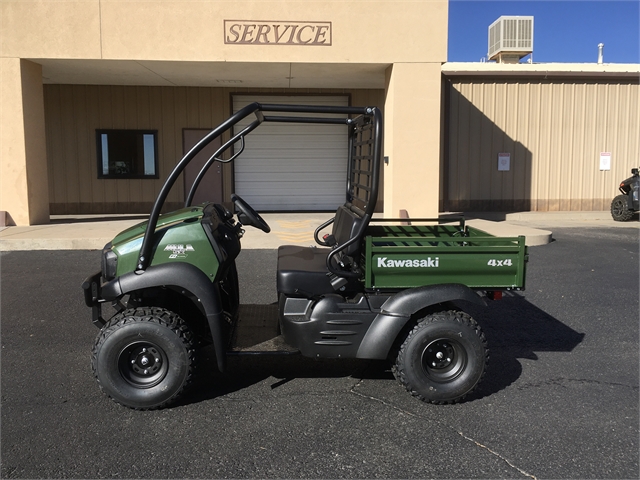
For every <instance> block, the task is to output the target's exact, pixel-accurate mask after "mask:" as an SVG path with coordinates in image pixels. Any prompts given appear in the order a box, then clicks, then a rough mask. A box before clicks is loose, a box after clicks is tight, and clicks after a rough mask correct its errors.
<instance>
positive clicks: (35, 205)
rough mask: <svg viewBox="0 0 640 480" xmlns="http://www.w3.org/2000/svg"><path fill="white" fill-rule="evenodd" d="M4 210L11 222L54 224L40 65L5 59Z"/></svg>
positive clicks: (0, 100) (0, 103)
mask: <svg viewBox="0 0 640 480" xmlns="http://www.w3.org/2000/svg"><path fill="white" fill-rule="evenodd" d="M0 127H1V128H0V210H2V211H6V212H8V214H9V218H8V223H13V222H15V224H17V225H30V224H34V223H47V222H48V221H49V201H48V197H49V194H48V186H47V185H48V183H47V156H46V144H45V127H44V105H43V94H42V69H41V67H40V65H38V64H35V63H32V62H29V61H26V60H20V59H6V58H0Z"/></svg>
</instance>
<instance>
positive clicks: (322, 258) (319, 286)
mask: <svg viewBox="0 0 640 480" xmlns="http://www.w3.org/2000/svg"><path fill="white" fill-rule="evenodd" d="M330 251H331V249H329V248H313V247H298V246H295V245H283V246H281V247H280V248H278V293H284V294H286V295H295V296H304V297H307V298H310V297H313V296H316V295H323V294H326V293H332V292H333V291H334V289H333V287H332V286H331V281H330V280H329V276H328V275H327V273H328V272H329V271H328V270H327V264H326V262H327V255H328V254H329V252H330Z"/></svg>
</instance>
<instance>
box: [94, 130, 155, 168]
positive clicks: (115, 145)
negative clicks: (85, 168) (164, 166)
mask: <svg viewBox="0 0 640 480" xmlns="http://www.w3.org/2000/svg"><path fill="white" fill-rule="evenodd" d="M96 141H97V145H98V178H158V148H157V146H158V131H157V130H96Z"/></svg>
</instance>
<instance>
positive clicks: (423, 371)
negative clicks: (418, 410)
mask: <svg viewBox="0 0 640 480" xmlns="http://www.w3.org/2000/svg"><path fill="white" fill-rule="evenodd" d="M488 360H489V350H488V349H487V342H486V340H485V338H484V334H483V333H482V331H481V330H480V327H479V326H478V324H477V323H476V322H475V320H473V319H472V318H471V317H470V316H469V315H467V314H466V313H463V312H457V311H449V312H439V313H434V314H431V315H428V316H426V317H425V318H423V319H421V320H419V321H418V323H417V325H416V326H415V327H414V328H413V329H412V330H411V332H409V334H408V335H407V337H406V338H405V340H404V342H403V343H402V346H401V347H400V349H399V351H398V355H397V357H396V360H395V364H394V365H393V373H394V375H395V377H396V378H397V379H398V381H399V382H400V383H401V384H402V385H404V387H405V388H406V389H407V391H409V392H411V394H412V395H414V396H415V397H418V398H419V399H420V400H422V401H424V402H429V403H438V404H439V403H455V402H457V401H460V400H462V399H463V398H464V397H465V396H466V395H467V394H468V393H470V392H471V391H473V390H474V389H475V388H476V387H477V386H478V384H479V383H480V380H481V379H482V377H483V376H484V372H485V367H486V365H487V362H488Z"/></svg>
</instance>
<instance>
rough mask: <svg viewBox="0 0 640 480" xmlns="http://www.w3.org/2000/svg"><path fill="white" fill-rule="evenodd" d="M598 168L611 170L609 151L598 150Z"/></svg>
mask: <svg viewBox="0 0 640 480" xmlns="http://www.w3.org/2000/svg"><path fill="white" fill-rule="evenodd" d="M600 170H611V152H600Z"/></svg>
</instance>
